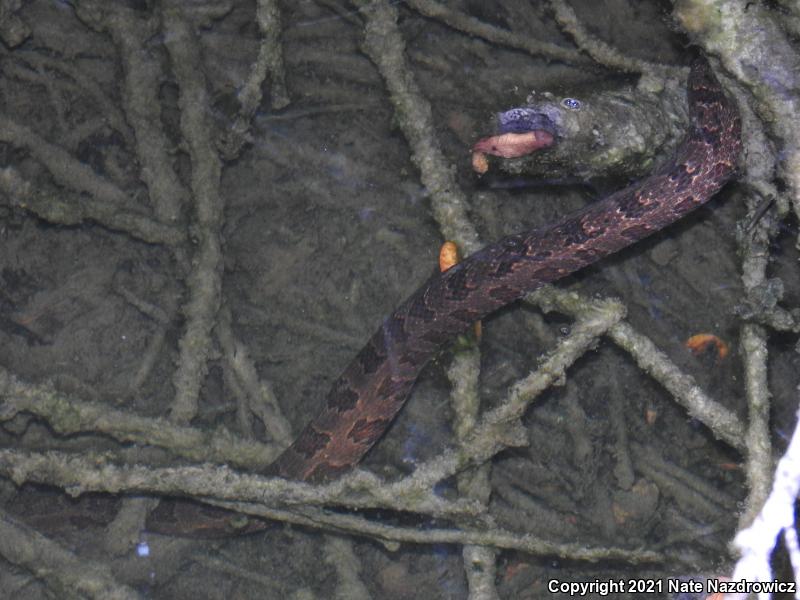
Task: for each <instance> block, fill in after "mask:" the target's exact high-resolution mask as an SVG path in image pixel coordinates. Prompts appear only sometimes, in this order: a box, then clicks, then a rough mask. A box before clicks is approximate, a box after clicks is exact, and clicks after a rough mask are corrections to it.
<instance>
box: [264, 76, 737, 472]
mask: <svg viewBox="0 0 800 600" xmlns="http://www.w3.org/2000/svg"><path fill="white" fill-rule="evenodd" d="M687 94H688V100H689V110H690V114H691V119H692V125H691V129H690V131H689V134H688V136H687V138H686V140H685V142H684V143H683V144H682V145H681V146H680V148H679V149H678V150H677V152H676V154H675V156H674V157H673V159H672V160H671V161H670V162H669V163H668V164H666V165H665V166H663V167H662V168H660V169H659V170H657V171H656V172H655V173H653V174H652V175H650V176H649V177H647V178H646V179H643V180H642V181H639V182H638V183H636V184H634V185H632V186H630V187H627V188H625V189H623V190H620V191H618V192H616V193H614V194H612V195H611V196H609V197H607V198H605V199H604V200H602V201H600V202H596V203H594V204H591V205H589V206H587V207H586V208H584V209H583V210H580V211H578V212H575V213H573V214H571V215H568V216H566V217H564V218H563V219H561V220H560V221H558V222H556V223H553V224H551V225H548V226H546V227H542V228H539V229H535V230H533V231H527V232H524V233H520V234H517V235H512V236H509V237H506V238H504V239H502V240H500V241H499V242H497V243H495V244H492V245H491V246H487V247H486V248H484V249H483V250H481V251H479V252H476V253H475V254H473V255H471V256H469V257H468V258H467V259H465V260H464V261H463V262H461V263H459V264H458V265H456V266H455V267H453V268H451V269H449V270H448V271H446V272H445V273H442V274H439V275H436V276H434V277H432V278H431V279H429V280H428V281H427V282H426V283H425V284H424V285H423V286H422V287H421V288H419V290H417V291H416V292H415V293H414V294H413V295H412V296H411V297H410V298H409V299H408V300H406V301H405V302H404V303H403V304H401V305H400V306H399V307H398V308H397V310H395V311H394V312H393V313H392V314H391V315H390V316H389V317H387V318H386V319H385V320H384V322H383V323H382V325H381V326H380V328H379V329H378V331H376V332H375V334H374V335H373V336H372V338H370V340H369V342H367V344H366V345H365V346H364V348H362V349H361V351H360V352H359V353H358V355H357V356H356V357H355V358H354V359H353V361H352V362H351V363H350V364H349V365H348V366H347V368H346V369H345V371H344V373H342V375H341V376H340V377H339V378H338V379H337V380H336V382H335V383H334V384H333V386H332V387H331V389H330V391H329V392H328V395H327V398H326V399H325V406H324V407H323V409H322V412H320V414H319V415H318V416H317V418H316V419H314V420H313V421H312V422H311V423H309V424H308V425H307V426H306V428H305V429H304V430H303V432H302V433H301V434H300V436H299V437H298V438H297V440H295V442H294V443H293V444H292V445H291V446H290V447H289V448H288V449H287V450H286V451H285V452H284V453H283V454H281V456H279V457H278V459H277V460H276V461H275V462H274V463H273V464H272V465H271V466H270V469H269V472H270V473H272V474H275V475H280V476H282V477H287V478H291V479H301V480H306V481H312V482H320V481H327V480H330V479H333V478H335V477H337V476H338V475H339V474H341V473H343V472H345V471H347V470H348V469H351V468H352V467H353V466H355V465H356V464H357V463H358V462H359V461H360V460H361V458H362V457H363V456H364V454H365V453H366V452H367V451H368V450H369V449H370V448H371V447H372V445H373V444H375V442H376V441H378V439H379V438H380V437H381V435H382V434H383V433H384V431H386V429H387V428H388V427H389V425H390V424H391V422H392V420H393V419H394V417H395V415H396V414H397V412H398V411H399V410H400V409H401V408H402V406H403V404H404V403H405V401H406V398H407V396H408V394H409V392H410V391H411V387H412V386H413V384H414V381H415V380H416V378H417V376H418V375H419V373H420V371H421V370H422V368H423V367H424V366H425V364H426V363H427V362H428V361H429V360H430V359H431V358H432V357H433V356H434V355H435V354H436V353H437V352H438V351H439V350H440V349H441V348H442V346H443V345H445V344H446V343H447V342H448V341H449V340H452V339H453V338H454V337H455V336H456V335H458V334H460V333H462V332H464V331H466V330H467V329H468V328H469V326H470V325H471V324H472V323H473V322H475V321H476V320H478V319H481V318H483V317H485V316H486V315H488V314H489V313H491V312H493V311H495V310H497V309H498V308H500V307H502V306H505V305H507V304H509V303H510V302H513V301H515V300H517V299H518V298H520V297H521V296H523V295H524V294H526V293H528V292H531V291H533V290H535V289H536V288H538V287H539V286H541V285H543V284H545V283H548V282H551V281H554V280H556V279H559V278H561V277H564V276H566V275H569V274H570V273H573V272H575V271H577V270H578V269H581V268H583V267H585V266H586V265H589V264H591V263H593V262H595V261H597V260H599V259H601V258H603V257H604V256H608V255H609V254H612V253H614V252H617V251H618V250H621V249H622V248H625V247H626V246H629V245H630V244H633V243H635V242H637V241H639V240H641V239H643V238H645V237H647V236H648V235H650V234H652V233H654V232H656V231H659V230H660V229H662V228H664V227H666V226H667V225H669V224H670V223H673V222H674V221H676V220H678V219H680V218H681V217H683V216H684V215H686V214H688V213H689V212H691V211H692V210H694V209H696V208H697V207H699V206H701V205H702V204H703V203H705V202H707V201H708V200H709V199H710V198H711V197H712V196H713V195H714V194H715V193H716V192H717V191H718V190H719V189H720V188H721V187H722V186H723V185H724V184H725V182H726V181H727V180H728V179H729V178H730V177H731V176H732V174H733V173H734V171H735V169H736V162H737V159H738V156H739V152H740V149H741V140H740V129H741V127H740V121H739V115H738V112H737V110H736V107H735V106H734V105H733V104H732V103H731V102H730V101H729V100H728V99H727V98H726V97H725V95H724V94H723V92H722V90H721V88H720V85H719V83H718V82H717V80H716V79H715V77H714V75H713V74H712V73H711V70H710V68H709V66H708V64H707V63H706V62H705V61H704V60H696V61H695V62H694V63H693V65H692V69H691V72H690V75H689V82H688V92H687Z"/></svg>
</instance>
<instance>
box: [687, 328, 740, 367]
mask: <svg viewBox="0 0 800 600" xmlns="http://www.w3.org/2000/svg"><path fill="white" fill-rule="evenodd" d="M712 345H713V346H714V347H715V348H716V350H717V360H722V359H724V358H725V357H726V356H728V353H729V352H730V350H729V349H728V344H726V343H725V342H723V341H722V340H721V339H719V338H718V337H717V336H716V335H714V334H713V333H698V334H695V335H693V336H692V337H690V338H689V339H688V340H686V347H687V348H688V349H689V350H690V351H691V352H692V354H694V355H695V356H700V355H701V354H703V352H705V351H706V350H708V348H709V347H710V346H712Z"/></svg>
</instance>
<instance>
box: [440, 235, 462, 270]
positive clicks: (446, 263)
mask: <svg viewBox="0 0 800 600" xmlns="http://www.w3.org/2000/svg"><path fill="white" fill-rule="evenodd" d="M460 261H461V257H460V256H459V255H458V246H456V243H455V242H445V243H444V244H442V247H441V248H440V249H439V270H440V271H441V272H442V273H444V272H445V271H447V269H449V268H450V267H453V266H455V265H457V264H458V263H459V262H460Z"/></svg>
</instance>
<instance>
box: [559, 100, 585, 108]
mask: <svg viewBox="0 0 800 600" xmlns="http://www.w3.org/2000/svg"><path fill="white" fill-rule="evenodd" d="M561 106H563V107H564V108H568V109H570V110H580V109H581V101H580V100H578V99H577V98H564V99H563V100H562V101H561Z"/></svg>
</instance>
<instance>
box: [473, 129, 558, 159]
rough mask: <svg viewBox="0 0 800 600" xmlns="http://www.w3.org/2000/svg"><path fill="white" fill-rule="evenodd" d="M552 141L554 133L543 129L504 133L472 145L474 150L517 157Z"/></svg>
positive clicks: (543, 146) (545, 145)
mask: <svg viewBox="0 0 800 600" xmlns="http://www.w3.org/2000/svg"><path fill="white" fill-rule="evenodd" d="M552 143H553V136H552V134H550V133H548V132H547V131H543V130H536V131H527V132H525V133H503V134H501V135H493V136H491V137H487V138H483V139H481V140H478V141H477V142H475V145H474V146H473V147H472V151H473V152H482V153H484V154H491V155H492V156H500V157H502V158H517V157H519V156H525V155H526V154H530V153H531V152H533V151H534V150H538V149H539V148H545V147H547V146H549V145H550V144H552Z"/></svg>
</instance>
